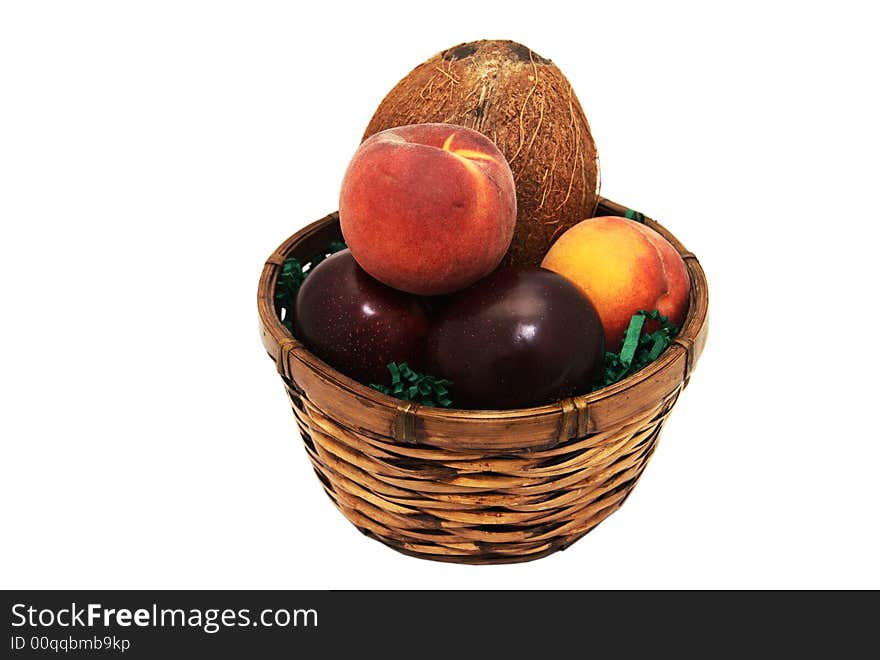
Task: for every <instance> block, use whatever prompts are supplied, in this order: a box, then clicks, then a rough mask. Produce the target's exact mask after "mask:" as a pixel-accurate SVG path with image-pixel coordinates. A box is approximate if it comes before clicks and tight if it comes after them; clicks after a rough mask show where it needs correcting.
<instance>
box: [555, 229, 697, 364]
mask: <svg viewBox="0 0 880 660" xmlns="http://www.w3.org/2000/svg"><path fill="white" fill-rule="evenodd" d="M541 266H543V267H544V268H547V269H549V270H552V271H555V272H557V273H559V274H560V275H563V276H564V277H567V278H568V279H569V280H571V281H572V282H573V283H574V284H575V285H577V287H578V288H579V289H580V290H581V292H582V293H584V294H585V295H586V296H587V297H588V298H589V299H590V300H591V301H592V302H593V305H594V306H595V307H596V310H597V311H598V312H599V318H601V319H602V326H603V327H604V329H605V340H606V348H607V350H609V351H614V352H617V351H619V350H620V348H621V346H622V344H623V338H624V335H625V334H626V329H627V327H628V326H629V322H630V318H631V317H632V315H633V314H635V313H636V312H637V311H639V310H642V309H644V310H653V309H656V310H658V311H659V312H660V313H661V314H663V315H664V316H667V317H668V318H669V320H670V321H671V322H672V323H675V324H677V325H679V326H681V324H682V323H683V322H684V319H685V315H686V314H687V307H688V300H689V290H690V278H689V276H688V271H687V266H685V263H684V260H683V259H682V258H681V255H680V254H679V253H678V251H677V250H676V249H675V247H674V246H673V245H672V244H671V243H670V242H669V241H667V240H666V239H665V238H664V237H663V236H661V235H660V234H658V233H657V232H656V231H654V230H653V229H651V228H649V227H646V226H645V225H643V224H641V223H639V222H636V221H635V220H629V219H627V218H621V217H618V216H601V217H596V218H589V219H587V220H583V221H581V222H580V223H578V224H576V225H574V226H573V227H571V228H570V229H568V230H567V231H566V232H565V233H563V234H562V235H561V236H560V237H559V238H558V239H557V240H556V242H555V243H554V244H553V245H552V246H551V247H550V250H548V252H547V254H546V255H545V257H544V260H543V261H542V262H541Z"/></svg>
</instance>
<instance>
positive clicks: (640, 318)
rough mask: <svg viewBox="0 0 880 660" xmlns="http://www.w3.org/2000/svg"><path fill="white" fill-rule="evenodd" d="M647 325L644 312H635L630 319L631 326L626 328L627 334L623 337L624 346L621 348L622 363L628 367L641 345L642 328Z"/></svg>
mask: <svg viewBox="0 0 880 660" xmlns="http://www.w3.org/2000/svg"><path fill="white" fill-rule="evenodd" d="M644 325H645V317H644V315H642V314H634V315H633V317H632V318H631V319H630V320H629V327H627V329H626V335H625V337H624V339H623V348H621V349H620V363H621V365H623V366H625V367H628V366H629V365H631V364H632V361H633V358H634V357H635V355H636V349H637V348H638V347H639V337H640V336H641V334H642V328H643V327H644Z"/></svg>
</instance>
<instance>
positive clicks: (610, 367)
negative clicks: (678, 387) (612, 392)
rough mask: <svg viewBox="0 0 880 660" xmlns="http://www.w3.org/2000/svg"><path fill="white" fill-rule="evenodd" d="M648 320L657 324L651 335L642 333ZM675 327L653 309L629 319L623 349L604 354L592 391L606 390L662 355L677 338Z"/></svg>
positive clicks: (640, 311) (640, 312)
mask: <svg viewBox="0 0 880 660" xmlns="http://www.w3.org/2000/svg"><path fill="white" fill-rule="evenodd" d="M648 319H651V320H654V321H656V322H657V323H659V324H660V327H659V329H657V330H654V331H653V332H644V329H645V323H646V321H647V320H648ZM678 330H679V328H678V326H676V325H674V324H673V323H670V322H669V319H668V318H667V317H665V316H663V315H662V314H661V313H660V312H658V311H657V310H656V309H655V310H651V311H647V310H639V311H638V312H636V313H635V314H633V315H632V318H630V322H629V326H628V327H627V329H626V335H625V336H624V340H623V346H622V348H621V349H620V352H619V353H612V352H610V351H608V352H606V353H605V360H604V363H603V365H602V374H601V377H600V378H599V380H598V382H597V383H596V384H595V385H594V386H593V391H594V392H595V391H596V390H600V389H602V388H603V387H608V386H609V385H612V384H614V383H616V382H617V381H619V380H622V379H623V378H626V377H627V376H630V375H631V374H634V373H636V372H637V371H640V370H641V369H644V368H645V367H646V366H648V365H649V364H650V363H651V362H653V361H654V360H656V359H657V358H658V357H660V355H661V354H662V353H663V351H665V350H666V349H667V348H668V346H669V344H670V343H672V339H673V338H674V337H675V335H677V334H678Z"/></svg>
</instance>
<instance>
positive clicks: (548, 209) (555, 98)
mask: <svg viewBox="0 0 880 660" xmlns="http://www.w3.org/2000/svg"><path fill="white" fill-rule="evenodd" d="M427 122H442V123H449V124H459V125H462V126H467V127H469V128H473V129H476V130H478V131H480V132H481V133H483V134H484V135H486V136H488V137H489V138H491V139H492V140H493V141H494V142H495V144H496V145H498V148H499V149H500V150H501V152H502V153H503V154H504V156H505V158H507V162H508V163H509V164H510V169H511V171H512V172H513V175H514V181H515V183H516V201H517V223H516V229H515V231H514V235H513V240H512V242H511V245H510V249H509V250H508V252H507V255H506V256H505V261H504V263H505V265H531V266H536V265H539V264H540V263H541V260H542V258H543V257H544V254H545V253H546V252H547V250H548V249H549V248H550V246H551V245H552V243H553V241H554V240H555V239H556V237H557V236H559V235H561V234H562V233H563V232H564V231H565V230H566V229H568V228H569V227H571V226H573V225H575V224H577V223H578V222H580V221H581V220H584V219H586V218H589V217H592V216H593V214H594V213H595V210H596V205H597V203H598V199H599V161H598V156H597V153H596V145H595V142H594V141H593V136H592V134H591V132H590V125H589V123H588V122H587V118H586V116H585V115H584V111H583V109H582V108H581V104H580V102H579V101H578V99H577V96H575V93H574V90H573V89H572V86H571V84H570V83H569V81H568V79H567V78H566V77H565V76H564V75H563V73H562V71H560V69H559V68H558V67H557V66H556V65H555V64H554V63H553V62H552V61H550V60H548V59H547V58H545V57H541V56H540V55H538V54H537V53H535V52H534V51H533V50H531V49H529V48H527V47H525V46H523V45H522V44H519V43H516V42H515V41H508V40H481V41H473V42H470V43H463V44H459V45H458V46H454V47H452V48H449V49H447V50H444V51H441V52H440V53H437V54H436V55H434V56H433V57H431V58H430V59H428V60H427V61H426V62H424V63H422V64H420V65H419V66H417V67H416V68H415V69H413V70H412V71H410V73H409V74H407V76H406V77H405V78H403V79H402V80H401V81H400V82H399V83H397V85H396V86H395V87H394V88H393V89H392V90H391V91H390V92H389V93H388V94H387V95H386V96H385V98H384V99H383V100H382V102H381V103H380V104H379V107H378V108H377V109H376V112H375V113H374V115H373V117H372V119H371V120H370V123H369V125H368V126H367V129H366V131H365V132H364V136H363V139H366V138H368V137H369V136H371V135H373V134H374V133H378V132H379V131H382V130H385V129H388V128H393V127H395V126H404V125H407V124H420V123H427Z"/></svg>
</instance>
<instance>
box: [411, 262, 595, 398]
mask: <svg viewBox="0 0 880 660" xmlns="http://www.w3.org/2000/svg"><path fill="white" fill-rule="evenodd" d="M604 354H605V333H604V331H603V329H602V322H601V320H600V319H599V314H598V313H597V312H596V309H595V307H593V304H592V302H590V300H589V299H588V298H587V297H586V296H585V295H584V294H582V293H581V292H580V291H579V290H578V288H577V287H575V285H574V284H572V283H571V282H570V281H568V280H567V279H565V278H564V277H562V276H561V275H558V274H556V273H554V272H552V271H550V270H546V269H544V268H539V267H534V266H528V267H509V268H501V269H498V270H496V271H495V272H494V273H493V274H491V275H489V276H488V277H486V278H484V279H482V280H480V281H479V282H477V283H476V284H474V285H472V286H470V287H468V288H467V289H464V290H463V291H460V292H458V293H455V294H452V295H451V296H450V297H449V299H448V301H447V302H446V305H445V306H444V308H443V309H442V311H441V312H440V314H439V316H438V317H437V319H436V320H435V322H434V323H433V325H432V328H431V330H430V332H429V333H428V340H427V348H426V353H425V368H426V370H427V371H428V372H429V373H431V374H433V375H434V376H436V377H439V378H447V379H449V380H451V381H452V385H451V386H450V390H451V392H452V400H453V406H454V407H455V408H466V409H490V410H501V409H510V408H528V407H532V406H538V405H543V404H546V403H551V402H553V401H556V400H558V399H561V398H564V397H567V396H573V395H578V394H587V393H589V392H590V390H591V388H592V385H593V383H594V382H595V380H596V379H597V378H598V376H599V373H600V370H601V368H602V360H603V358H604Z"/></svg>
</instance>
